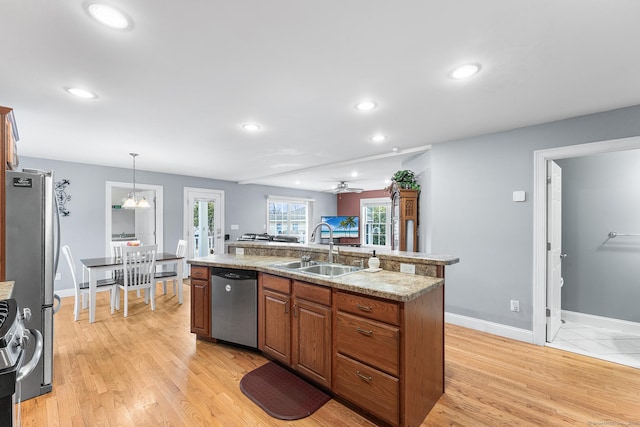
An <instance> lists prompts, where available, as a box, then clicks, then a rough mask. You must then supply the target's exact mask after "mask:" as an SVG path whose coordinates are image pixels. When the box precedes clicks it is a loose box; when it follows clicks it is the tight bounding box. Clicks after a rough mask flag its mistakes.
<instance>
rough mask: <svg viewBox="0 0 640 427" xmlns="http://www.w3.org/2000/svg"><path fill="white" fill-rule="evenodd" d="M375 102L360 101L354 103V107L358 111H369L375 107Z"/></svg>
mask: <svg viewBox="0 0 640 427" xmlns="http://www.w3.org/2000/svg"><path fill="white" fill-rule="evenodd" d="M376 106H377V105H376V103H375V102H373V101H362V102H359V103H358V104H356V109H357V110H360V111H369V110H373V109H374V108H376Z"/></svg>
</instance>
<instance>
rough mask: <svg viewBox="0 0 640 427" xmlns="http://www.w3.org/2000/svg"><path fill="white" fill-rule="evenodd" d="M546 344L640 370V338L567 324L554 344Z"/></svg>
mask: <svg viewBox="0 0 640 427" xmlns="http://www.w3.org/2000/svg"><path fill="white" fill-rule="evenodd" d="M547 345H548V346H549V347H553V348H557V349H560V350H566V351H571V352H573V353H579V354H583V355H585V356H591V357H595V358H598V359H603V360H608V361H610V362H615V363H619V364H621V365H627V366H632V367H634V368H640V335H634V334H630V333H626V332H620V331H616V330H613V329H605V328H598V327H595V326H587V325H583V324H580V323H575V322H565V323H563V325H562V327H561V328H560V331H559V332H558V335H556V338H555V339H554V340H553V342H551V343H547Z"/></svg>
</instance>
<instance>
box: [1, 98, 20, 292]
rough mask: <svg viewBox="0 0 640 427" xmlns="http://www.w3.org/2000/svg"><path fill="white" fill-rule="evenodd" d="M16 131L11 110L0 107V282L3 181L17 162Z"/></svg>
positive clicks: (3, 261) (3, 248) (3, 273)
mask: <svg viewBox="0 0 640 427" xmlns="http://www.w3.org/2000/svg"><path fill="white" fill-rule="evenodd" d="M17 134H18V132H17V130H16V129H15V122H14V121H13V110H12V109H11V108H7V107H0V212H2V215H0V281H4V280H6V271H5V265H6V262H7V258H6V229H7V228H6V227H7V223H6V219H5V215H4V212H5V206H6V195H5V190H4V189H5V187H4V186H5V179H6V176H7V175H6V170H7V169H13V168H14V167H15V166H16V165H17V163H18V161H17V155H16V152H15V142H16V141H17V137H16V136H17Z"/></svg>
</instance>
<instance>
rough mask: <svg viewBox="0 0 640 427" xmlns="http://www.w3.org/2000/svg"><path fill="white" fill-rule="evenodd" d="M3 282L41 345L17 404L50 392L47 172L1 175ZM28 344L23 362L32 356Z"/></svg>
mask: <svg viewBox="0 0 640 427" xmlns="http://www.w3.org/2000/svg"><path fill="white" fill-rule="evenodd" d="M5 186H6V197H7V204H6V212H5V214H6V215H5V217H6V222H7V227H6V229H7V232H6V239H7V241H6V245H7V246H6V253H7V261H6V262H7V263H6V277H7V280H13V281H14V282H15V285H14V287H13V295H12V297H13V298H15V299H16V301H17V303H18V307H19V308H20V310H23V309H25V308H26V309H29V310H30V311H31V319H28V316H27V318H25V319H24V322H25V326H26V327H27V328H35V329H38V330H39V331H40V332H41V333H42V337H43V339H44V343H43V344H44V348H43V350H42V358H41V359H40V362H38V365H37V366H36V369H35V370H34V371H33V372H31V374H29V376H27V378H25V379H24V380H22V382H21V387H20V388H21V393H20V396H16V397H19V398H20V400H26V399H30V398H32V397H35V396H39V395H41V394H44V393H48V392H50V391H51V380H52V377H53V314H54V300H57V303H58V304H57V307H56V308H55V310H56V311H57V309H58V308H59V302H60V299H59V298H58V297H57V296H55V297H54V293H53V281H54V279H55V272H56V269H57V263H58V258H59V253H60V251H59V248H60V232H59V230H60V226H59V224H60V223H59V220H58V210H57V203H56V199H55V194H54V183H53V172H44V171H37V170H28V169H25V170H23V172H18V171H7V177H6V181H5ZM34 348H35V345H34V344H32V345H30V346H29V349H28V350H27V354H26V357H25V359H24V360H29V359H30V358H31V355H32V353H33V351H34Z"/></svg>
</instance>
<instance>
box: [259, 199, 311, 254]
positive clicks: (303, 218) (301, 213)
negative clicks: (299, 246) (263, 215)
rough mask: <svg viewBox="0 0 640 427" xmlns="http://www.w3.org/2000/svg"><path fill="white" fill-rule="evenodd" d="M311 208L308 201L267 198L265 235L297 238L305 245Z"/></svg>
mask: <svg viewBox="0 0 640 427" xmlns="http://www.w3.org/2000/svg"><path fill="white" fill-rule="evenodd" d="M312 206H313V201H312V200H309V199H295V198H288V197H287V198H283V197H278V196H268V197H267V233H269V234H271V235H278V234H282V235H288V236H297V237H298V240H299V241H300V243H306V242H307V233H308V230H309V224H308V219H309V218H311V209H312Z"/></svg>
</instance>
